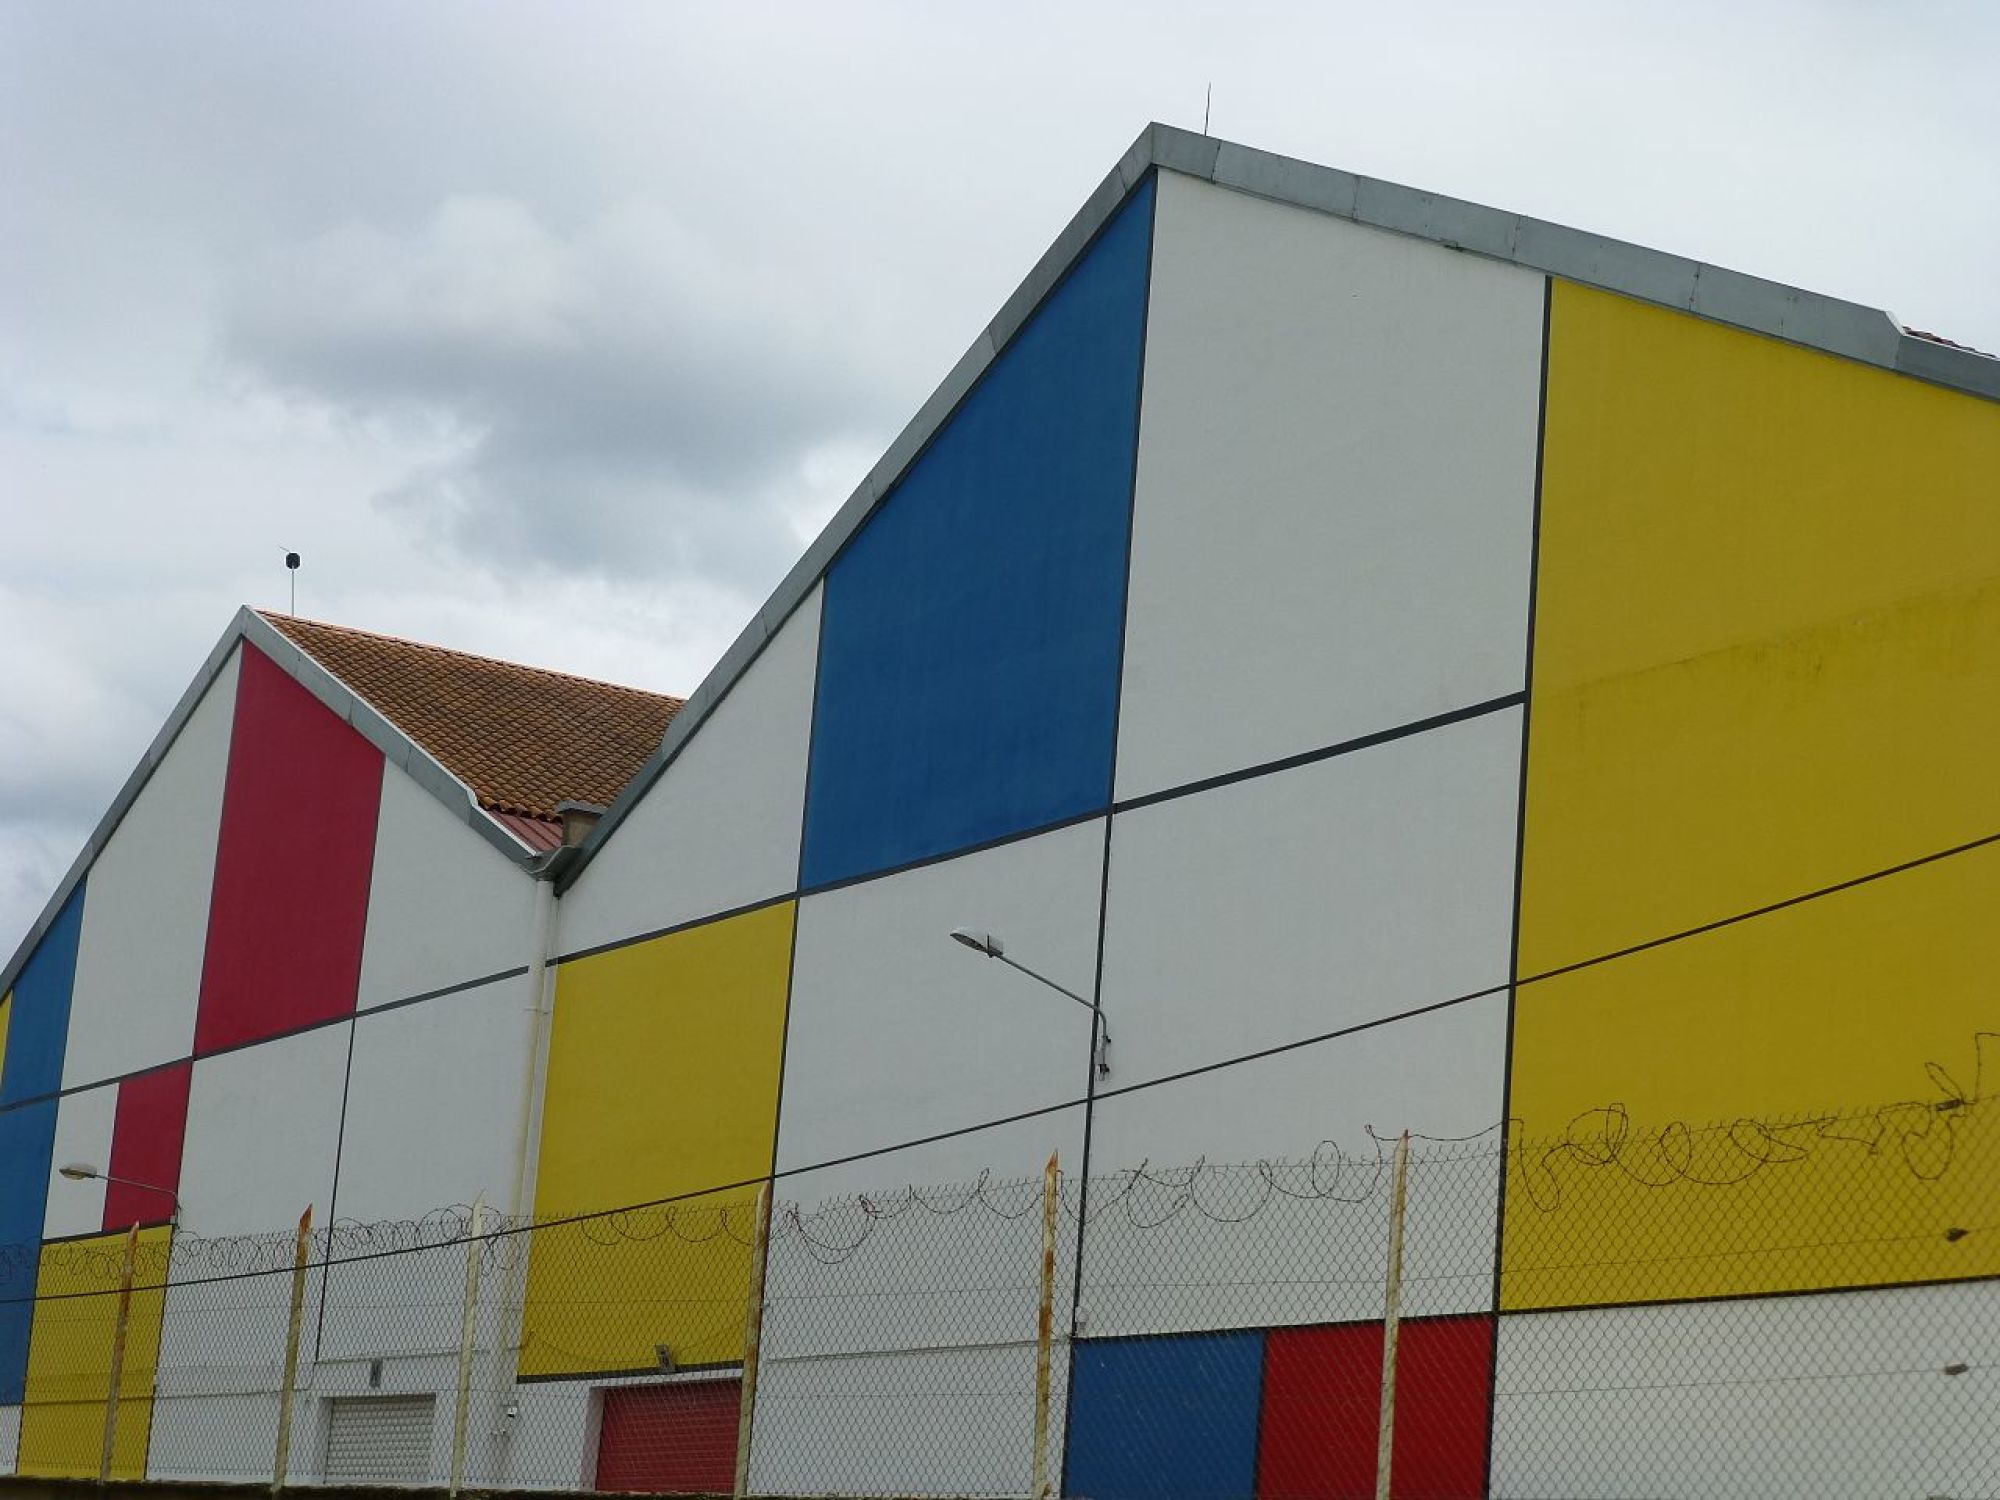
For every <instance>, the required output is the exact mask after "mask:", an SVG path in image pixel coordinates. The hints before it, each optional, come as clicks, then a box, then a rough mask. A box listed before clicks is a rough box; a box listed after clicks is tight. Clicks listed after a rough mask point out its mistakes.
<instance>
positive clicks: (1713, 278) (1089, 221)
mask: <svg viewBox="0 0 2000 1500" xmlns="http://www.w3.org/2000/svg"><path fill="white" fill-rule="evenodd" d="M1155 169H1158V170H1163V171H1170V172H1179V173H1181V174H1183V175H1184V176H1189V177H1196V178H1200V179H1201V180H1202V181H1204V182H1213V183H1215V184H1217V185H1218V186H1220V187H1226V188H1232V189H1234V190H1236V191H1237V192H1241V193H1248V194H1251V195H1253V196H1255V197H1259V198H1269V199H1273V200H1275V201H1277V202H1281V203H1289V204H1292V205H1293V206H1295V207H1298V208H1306V209H1311V210H1314V211H1315V212H1318V213H1324V214H1331V215H1333V216H1334V217H1336V218H1342V219H1350V220H1352V221H1354V222H1355V223H1357V224H1366V225H1369V226H1371V227H1372V228H1376V229H1386V230H1390V231H1393V232H1394V233H1397V234H1406V235H1410V236H1412V237H1413V238H1416V239H1422V240H1427V241H1429V242H1431V243H1433V244H1438V245H1444V246H1446V247H1448V248H1450V249H1454V250H1462V251H1465V252H1466V253H1468V254H1473V255H1483V256H1486V257H1488V258H1489V259H1493V260H1501V261H1506V262H1508V263H1510V264H1513V265H1517V266H1521V267H1523V268H1525V269H1527V270H1532V271H1538V272H1541V273H1542V274H1544V275H1549V276H1557V277H1561V278H1562V279H1563V280H1565V281H1575V282H1581V283H1582V284H1584V285H1586V286H1594V287H1600V288H1602V289H1604V290H1605V291H1611V292H1618V293H1621V294H1622V295H1624V296H1628V297H1635V298H1638V299H1639V300H1640V301H1644V302H1654V303H1658V304H1660V305H1661V306H1664V307H1671V308H1676V309H1678V310H1680V311H1683V312H1691V313H1695V314H1697V315H1699V316H1701V317H1704V318H1709V319H1712V320H1714V321H1716V322H1721V323H1728V324H1731V325H1733V326H1735V327H1738V328H1744V329H1747V330H1749V331H1750V332H1752V333H1761V334H1767V335H1769V336H1771V337H1773V338H1778V339H1783V340H1785V341H1787V342H1789V343H1794V344H1802V345H1805V346H1806V347H1808V348H1814V349H1820V350H1824V351H1825V352H1827V353H1830V354H1837V355H1841V356H1843V357H1844V358H1847V359H1853V360H1859V361H1861V362H1862V363H1864V364H1871V365H1875V366H1878V367H1879V368H1881V369H1885V370H1893V371H1896V372H1898V373H1900V374H1904V375H1912V376H1915V377H1916V378H1918V379H1921V380H1928V381H1931V382H1932V383H1934V384H1937V385H1946V386H1950V387H1952V388H1953V389H1955V390H1961V391H1966V392H1969V393H1970V394H1972V395H1975V396H1984V397H1986V398H1987V399H1989V400H2000V359H1992V358H1989V357H1988V356H1986V355H1982V354H1976V353H1973V352H1972V351H1970V350H1964V349H1955V348H1953V347H1951V346H1949V345H1946V344H1939V343H1935V342H1933V341H1932V340H1929V339H1920V338H1916V337H1913V336H1912V335H1910V334H1908V333H1905V332H1904V331H1903V328H1902V326H1901V325H1900V324H1899V323H1898V322H1897V321H1896V320H1895V319H1894V318H1892V317H1891V316H1890V315H1889V314H1888V313H1886V312H1883V311H1881V310H1880V309H1879V308H1872V307H1864V306H1862V305H1861V304H1859V303H1855V302H1844V301H1842V300H1840V299H1839V298H1837V297H1825V296H1821V295H1820V294H1819V293H1817V292H1807V291H1802V290H1800V289H1799V288H1797V287H1790V286H1785V285H1783V284H1781V283H1779V282H1775V281H1765V280H1762V279H1761V278H1759V277H1755V276H1746V275H1744V274H1743V273H1741V272H1739V271H1730V270H1725V269H1724V268H1722V267H1720V266H1711V265H1707V264H1705V263H1703V262H1701V261H1696V260H1690V259H1688V258H1687V257H1686V256H1680V255H1670V254H1667V253H1665V252H1663V251H1659V250H1649V249H1647V248H1645V247H1644V246H1642V245H1632V244H1627V243H1625V242H1624V241H1622V240H1614V239H1608V238H1606V237H1605V236H1603V235H1598V234H1591V233H1589V232H1587V231H1585V230H1581V229H1568V228H1565V227H1564V226H1562V225H1560V224H1551V223H1548V222H1547V221H1546V220H1542V219H1533V218H1529V217H1527V216H1525V215H1522V214H1511V213H1508V212H1506V211H1505V210H1502V209H1497V208H1488V207H1486V206H1484V205H1483V204H1478V203H1468V202H1466V201H1465V200H1463V199H1460V198H1449V197H1445V196H1443V195H1442V194H1438V193H1426V192H1422V191H1419V190H1418V189H1416V188H1408V187H1403V186H1401V185H1399V184H1397V183H1393V182H1383V181H1381V180H1379V179H1377V178H1372V177H1360V176H1357V175H1355V174H1354V173H1352V172H1343V171H1340V170H1338V169H1337V168H1333V167H1322V166H1318V165H1316V164H1314V163H1312V162H1306V161H1298V160H1296V159H1294V158H1292V157H1288V156H1278V155H1274V154H1273V153H1271V152H1268V151H1258V150H1256V149H1254V148H1253V147H1250V146H1241V145H1238V144H1236V143H1235V142H1233V141H1225V140H1220V139H1218V138H1216V137H1214V136H1206V135H1199V134H1197V133H1195V132H1193V131H1188V130H1182V129H1179V128H1178V127H1176V126H1172V125H1161V124H1158V123H1154V124H1151V125H1148V126H1147V127H1146V128H1145V129H1144V130H1142V131H1140V132H1139V137H1138V139H1137V140H1135V141H1134V142H1133V143H1132V145H1131V147H1130V148H1129V149H1128V150H1127V151H1126V152H1125V154H1124V155H1123V156H1121V157H1120V158H1119V159H1118V164H1117V165H1116V166H1114V167H1113V168H1112V169H1111V171H1110V172H1109V173H1107V174H1106V175H1105V177H1104V180H1103V181H1102V182H1100V183H1099V184H1098V185H1097V187H1096V188H1095V189H1094V190H1093V191H1092V192H1091V194H1090V196H1089V197H1088V198H1086V199H1085V200H1084V204H1083V207H1082V208H1080V209H1078V210H1077V212H1076V214H1075V215H1074V216H1073V217H1072V218H1071V219H1070V221H1069V222H1068V223H1067V224H1065V225H1064V226H1063V228H1062V230H1061V232H1060V233H1058V234H1057V235H1056V237H1055V239H1054V241H1053V242H1052V243H1051V244H1050V245H1049V247H1048V249H1047V250H1045V251H1044V252H1043V253H1042V255H1041V257H1040V259H1038V260H1037V261H1036V262H1035V264H1034V267H1033V269H1031V270H1030V271H1029V272H1028V274H1027V276H1026V277H1025V278H1024V279H1023V280H1022V282H1021V284H1020V286H1018V287H1017V288H1015V290H1014V292H1013V295H1011V296H1010V297H1008V298H1007V300H1006V301H1005V302H1003V303H1002V304H1001V305H1000V311H999V313H998V314H997V315H996V316H995V317H994V319H993V321H992V322H991V323H989V324H988V325H987V326H986V327H985V328H984V329H982V330H980V332H979V335H978V336H977V337H976V338H974V339H973V341H972V346H971V347H970V348H969V349H967V350H966V351H965V353H964V354H963V355H961V356H960V357H959V360H958V362H957V363H956V364H954V365H953V366H952V368H951V371H950V373H948V374H947V375H946V376H945V378H944V380H943V382H942V383H941V384H940V385H939V386H938V388H937V389H936V390H935V391H933V392H932V393H931V396H930V399H929V400H927V401H925V402H924V404H923V406H922V407H920V408H919V409H918V411H917V414H916V416H914V417H913V418H911V420H910V422H909V424H908V425H907V426H905V427H904V428H903V430H902V431H901V432H900V433H898V434H897V435H896V437H895V439H894V441H892V442H891V443H890V444H889V447H888V450H887V451H886V452H885V453H884V454H883V455H882V457H881V459H880V460H879V461H878V462H877V463H876V464H875V466H874V467H873V468H872V469H870V470H869V471H868V474H867V476H866V477H865V478H864V479H863V480H862V481H861V483H860V484H859V485H858V486H857V487H856V488H855V490H854V493H853V494H852V495H850V496H849V497H848V498H847V501H846V503H844V504H843V505H842V506H841V507H840V509H839V510H838V511H837V512H836V513H835V514H834V517H833V519H832V520H831V521H829V522H828V523H827V525H826V529H825V530H823V531H822V532H820V534H819V536H818V537H816V538H815V539H814V540H813V542H812V544H811V545H810V546H808V547H807V548H806V550H805V553H804V555H803V556H801V557H800V558H799V560H798V562H797V563H795V564H794V565H793V566H792V569H791V571H790V572H788V573H787V574H786V575H785V578H784V581H783V582H782V583H780V584H779V585H778V587H777V589H776V590H775V591H774V592H773V593H772V595H771V597H770V599H769V600H768V601H767V602H766V603H765V605H764V607H763V608H762V609H760V610H758V611H757V614H756V616H755V617H754V618H753V619H752V620H751V621H750V623H749V625H747V626H746V627H745V628H744V630H743V633H742V634H741V635H739V636H737V638H736V640H735V642H734V643H733V644H732V645H731V646H730V647H729V649H728V650H727V651H725V652H723V654H722V658H721V660H720V661H718V662H717V663H716V664H715V666H714V668H713V669H712V670H711V671H710V672H709V674H708V676H707V677H705V678H703V679H702V683H701V686H700V687H698V688H696V689H695V690H694V692H693V693H691V694H690V695H689V696H688V699H687V702H686V703H685V704H684V705H683V706H682V707H681V711H680V712H679V713H677V714H675V715H674V718H673V722H672V723H670V724H669V725H668V726H667V732H666V734H665V735H664V736H663V737H662V738H661V740H660V746H659V748H658V749H657V750H655V751H654V752H653V754H652V755H651V756H650V757H648V758H647V761H646V763H645V764H644V765H643V766H641V767H640V768H639V770H638V772H637V773H636V774H635V775H634V776H633V777H632V779H631V781H629V782H627V783H626V785H625V788H624V790H623V791H621V792H620V793H619V794H618V796H617V799H616V800H615V801H613V802H612V804H611V808H610V811H608V812H607V813H605V815H604V817H603V818H602V819H600V820H599V822H598V824H597V827H596V828H595V829H593V830H592V832H591V834H590V837H589V838H587V839H585V840H584V842H583V844H582V845H581V847H580V849H579V852H578V855H577V858H576V860H575V862H574V863H573V864H571V865H570V867H569V868H568V870H567V871H566V872H565V873H564V874H563V876H562V877H561V879H560V880H559V881H558V885H557V889H558V890H559V891H563V890H567V889H568V888H569V887H570V885H571V884H573V883H574V882H575V880H576V879H577V877H578V876H580V875H581V874H582V873H583V872H584V870H585V869H587V868H588V867H589V865H590V862H591V860H592V859H594V858H595V857H596V855H597V851H598V850H599V849H600V848H601V847H602V846H603V845H604V843H605V841H606V840H608V839H610V838H611V837H612V836H614V835H615V834H616V833H617V831H618V827H619V825H620V824H621V823H623V822H624V821H625V817H626V815H627V814H628V813H630V812H631V810H632V808H633V807H634V806H636V805H637V804H638V802H639V801H640V799H641V798H643V797H644V796H645V795H646V793H647V791H648V790H649V789H650V788H651V787H652V785H653V783H654V782H655V781H656V780H658V779H659V776H660V773H661V772H662V771H664V770H665V769H666V768H667V766H669V765H670V764H672V762H673V760H674V758H675V757H676V756H677V755H679V754H680V750H681V746H683V745H684V744H686V743H687V741H688V739H689V738H690V737H691V736H692V735H694V734H695V733H696V732H697V731H698V730H699V729H700V728H701V726H702V724H703V722H704V721H706V720H707V718H708V716H709V714H711V713H712V712H714V710H715V705H716V704H717V703H719V702H720V701H721V699H722V697H723V695H724V694H725V693H727V692H728V691H729V689H730V687H731V686H732V685H733V684H734V683H735V681H736V679H737V678H739V677H740V676H742V675H743V673H744V672H745V671H747V670H748V669H749V666H750V664H751V663H752V662H753V661H755V660H756V659H757V657H758V656H759V654H761V653H762V651H763V649H764V647H765V645H766V644H767V643H768V642H769V641H770V639H771V637H772V636H774V635H776V634H777V633H778V629H779V627H780V626H782V625H783V624H784V622H785V621H786V620H787V619H788V618H790V616H791V614H792V611H793V610H795V609H797V608H798V606H799V605H800V604H801V603H802V602H803V601H804V600H805V597H806V595H807V594H809V593H811V592H812V590H813V588H814V587H815V586H816V585H817V584H818V583H819V581H820V579H821V578H822V577H823V576H825V573H826V570H827V567H828V566H829V565H830V564H831V563H832V561H833V559H834V558H835V557H836V556H837V555H838V554H839V552H840V550H841V548H842V547H844V546H846V544H847V542H848V540H849V539H850V538H851V537H852V536H853V535H854V534H855V533H856V532H857V531H859V530H860V529H861V526H862V523H863V522H865V521H866V520H867V519H868V517H869V515H870V514H871V513H872V512H873V511H874V509H875V507H876V506H877V505H878V504H880V503H881V501H882V500H883V498H884V497H885V496H887V495H888V493H889V492H890V490H892V489H893V488H894V487H895V485H896V483H897V481H898V480H900V479H901V478H902V476H903V472H904V470H905V469H907V468H908V467H909V466H910V464H911V463H912V462H914V461H915V459H916V457H917V455H918V454H919V453H921V452H922V451H923V450H924V448H925V446H926V445H928V444H929V442H930V440H931V439H932V438H933V437H935V436H936V435H937V432H938V430H939V429H940V428H942V427H943V426H944V423H945V421H946V419H947V418H949V417H950V415H951V413H952V411H953V410H954V409H955V408H956V407H957V405H958V403H959V401H960V400H962V399H963V398H964V396H965V394H966V393H967V392H968V391H970V390H971V389H972V387H973V386H974V385H975V384H976V383H977V382H978V380H979V377H980V376H981V375H983V374H985V373H986V370H987V367H988V366H990V365H991V364H992V363H993V361H994V359H995V358H996V357H997V356H998V355H999V353H1000V351H1001V350H1002V349H1004V348H1006V346H1007V344H1008V341H1009V340H1011V339H1012V338H1013V336H1014V335H1015V334H1016V333H1018V332H1019V331H1020V330H1021V327H1022V325H1023V324H1025V323H1026V322H1027V321H1028V319H1029V317H1030V316H1032V315H1033V313H1034V311H1035V309H1036V308H1037V307H1039V306H1040V305H1041V303H1042V299H1043V298H1045V297H1046V296H1048V294H1049V293H1050V292H1051V291H1052V290H1054V288H1055V286H1056V284H1057V283H1058V282H1059V281H1061V280H1062V278H1063V277H1064V276H1065V275H1066V274H1067V273H1068V271H1069V269H1070V267H1071V266H1072V265H1074V264H1075V263H1076V261H1077V259H1078V258H1079V257H1080V256H1081V255H1082V254H1083V252H1084V251H1085V250H1086V249H1087V248H1089V245H1090V243H1091V241H1092V240H1093V239H1095V238H1096V236H1097V233H1098V231H1099V230H1101V229H1103V228H1104V226H1105V225H1106V224H1108V223H1109V222H1110V221H1111V216H1112V215H1113V214H1114V213H1116V212H1117V210H1118V206H1119V205H1120V204H1121V203H1123V202H1124V201H1125V198H1126V195H1127V194H1128V193H1130V192H1131V191H1132V189H1133V188H1135V187H1137V186H1138V185H1139V183H1140V181H1141V180H1142V179H1143V178H1144V177H1145V175H1146V174H1147V173H1148V172H1149V171H1153V170H1155Z"/></svg>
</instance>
